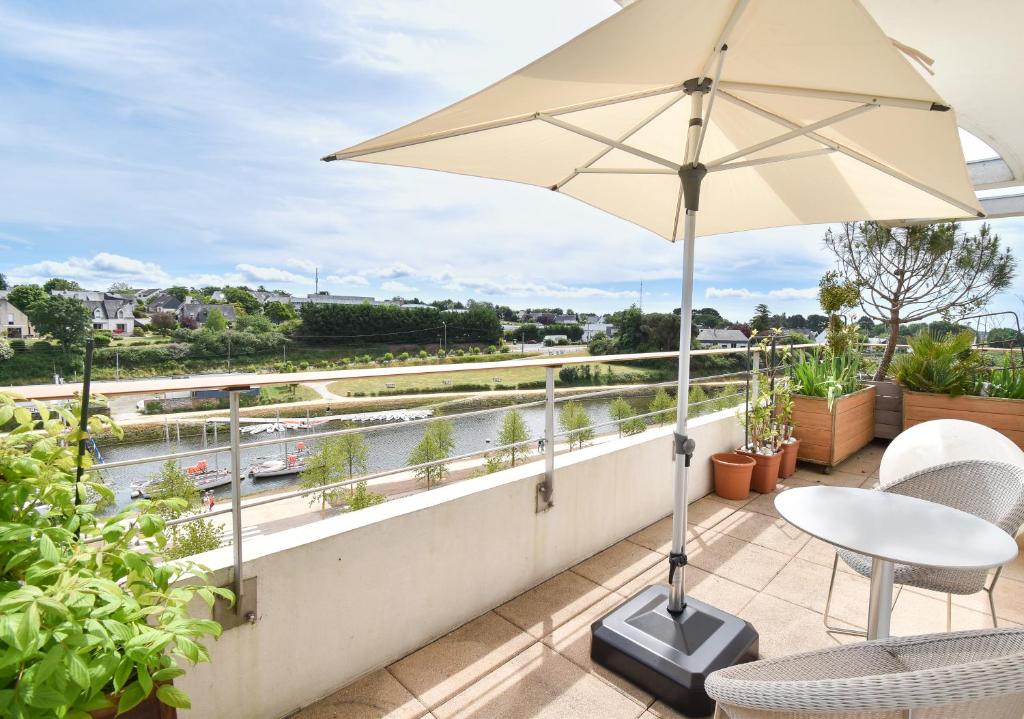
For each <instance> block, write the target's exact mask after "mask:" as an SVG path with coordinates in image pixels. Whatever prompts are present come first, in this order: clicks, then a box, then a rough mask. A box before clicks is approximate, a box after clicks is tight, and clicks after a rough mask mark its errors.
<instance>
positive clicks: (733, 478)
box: [711, 452, 757, 499]
mask: <svg viewBox="0 0 1024 719" xmlns="http://www.w3.org/2000/svg"><path fill="white" fill-rule="evenodd" d="M711 462H712V464H714V466H715V494H717V495H718V496H719V497H722V498H723V499H746V498H747V496H748V495H749V494H750V476H751V474H752V473H753V471H754V467H755V466H756V464H757V462H756V461H754V459H753V458H751V457H748V456H746V455H742V454H738V453H737V452H720V453H719V454H713V455H711Z"/></svg>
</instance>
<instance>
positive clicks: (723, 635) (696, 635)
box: [590, 586, 757, 717]
mask: <svg viewBox="0 0 1024 719" xmlns="http://www.w3.org/2000/svg"><path fill="white" fill-rule="evenodd" d="M590 629H591V632H592V633H593V641H592V642H591V645H590V657H591V659H593V660H594V661H595V662H597V663H598V664H600V665H601V666H604V667H607V668H608V669H610V670H612V671H613V672H615V673H616V674H618V675H619V676H622V677H625V678H626V679H628V680H629V681H631V682H633V683H634V684H636V685H637V686H638V687H640V688H641V689H644V690H646V691H647V692H649V693H650V694H653V695H654V696H655V697H656V698H658V699H660V700H661V701H663V702H665V703H666V704H668V705H669V706H670V707H672V708H673V709H675V710H676V711H679V712H682V713H683V714H684V715H686V716H691V717H703V716H707V715H709V714H711V712H713V711H714V708H715V702H714V701H713V700H711V699H710V698H709V697H708V695H707V694H706V693H705V692H704V680H705V679H706V678H707V676H708V675H709V674H710V673H711V672H713V671H715V670H717V669H722V668H724V667H728V666H732V665H733V664H739V663H741V662H748V661H753V660H754V659H757V632H756V631H755V630H754V628H753V627H752V626H751V625H750V624H749V623H747V622H745V621H744V620H742V619H740V618H739V617H736V616H733V615H732V614H728V613H726V612H723V611H722V610H721V609H717V608H715V607H712V606H710V605H708V604H705V603H704V602H700V601H697V600H696V599H692V598H689V597H687V600H686V607H685V609H684V610H683V612H682V613H681V614H678V615H676V614H670V613H669V611H668V587H666V586H653V587H648V588H647V589H645V590H643V591H642V592H640V593H639V594H636V595H634V596H633V597H632V598H631V599H629V600H628V601H626V602H625V603H624V604H621V605H620V606H619V607H617V608H616V609H614V610H612V611H611V612H610V613H608V614H607V615H605V616H604V617H602V618H601V619H599V620H597V621H596V622H594V623H593V624H592V625H591V627H590Z"/></svg>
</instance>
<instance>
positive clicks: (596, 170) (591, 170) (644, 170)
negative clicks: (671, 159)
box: [575, 167, 679, 175]
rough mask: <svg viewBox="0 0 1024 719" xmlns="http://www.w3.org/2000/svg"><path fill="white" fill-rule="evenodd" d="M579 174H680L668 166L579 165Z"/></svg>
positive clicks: (577, 169)
mask: <svg viewBox="0 0 1024 719" xmlns="http://www.w3.org/2000/svg"><path fill="white" fill-rule="evenodd" d="M575 174H578V175H678V174H679V173H678V172H676V171H675V170H670V169H668V168H667V167H577V168H576V170H575Z"/></svg>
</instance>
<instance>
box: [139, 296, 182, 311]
mask: <svg viewBox="0 0 1024 719" xmlns="http://www.w3.org/2000/svg"><path fill="white" fill-rule="evenodd" d="M181 305H182V302H181V300H179V299H178V298H177V297H175V296H174V295H169V294H167V293H166V292H160V293H158V294H155V295H151V296H150V297H149V298H148V300H147V301H146V309H148V310H149V311H150V312H167V313H170V314H177V313H178V308H179V307H181Z"/></svg>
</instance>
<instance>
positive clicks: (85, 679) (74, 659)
mask: <svg viewBox="0 0 1024 719" xmlns="http://www.w3.org/2000/svg"><path fill="white" fill-rule="evenodd" d="M67 668H68V676H70V677H71V681H73V682H74V683H75V684H77V685H78V687H79V688H80V689H82V690H85V689H88V688H89V683H90V682H89V670H88V669H87V668H86V666H85V662H83V661H82V658H81V657H80V656H78V655H77V654H75V653H74V652H71V653H70V654H68V656H67Z"/></svg>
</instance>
